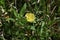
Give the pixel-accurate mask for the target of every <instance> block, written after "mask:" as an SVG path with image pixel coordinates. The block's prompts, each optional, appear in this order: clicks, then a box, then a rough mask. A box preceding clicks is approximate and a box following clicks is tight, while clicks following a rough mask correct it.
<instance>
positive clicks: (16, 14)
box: [13, 9, 18, 17]
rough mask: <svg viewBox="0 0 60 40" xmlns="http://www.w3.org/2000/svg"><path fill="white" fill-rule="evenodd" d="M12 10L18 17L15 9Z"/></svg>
mask: <svg viewBox="0 0 60 40" xmlns="http://www.w3.org/2000/svg"><path fill="white" fill-rule="evenodd" d="M13 12H14V15H15V17H18V13H17V12H16V10H15V9H13Z"/></svg>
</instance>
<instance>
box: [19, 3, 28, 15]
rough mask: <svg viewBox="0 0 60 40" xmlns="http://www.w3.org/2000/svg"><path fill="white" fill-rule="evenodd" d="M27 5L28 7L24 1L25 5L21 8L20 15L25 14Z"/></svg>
mask: <svg viewBox="0 0 60 40" xmlns="http://www.w3.org/2000/svg"><path fill="white" fill-rule="evenodd" d="M26 7H27V5H26V3H24V5H23V7H22V8H21V10H20V12H19V13H20V16H23V15H24V13H25V10H26Z"/></svg>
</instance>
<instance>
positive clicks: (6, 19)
mask: <svg viewBox="0 0 60 40" xmlns="http://www.w3.org/2000/svg"><path fill="white" fill-rule="evenodd" d="M6 20H7V21H9V20H11V21H15V20H14V19H13V18H7V19H6Z"/></svg>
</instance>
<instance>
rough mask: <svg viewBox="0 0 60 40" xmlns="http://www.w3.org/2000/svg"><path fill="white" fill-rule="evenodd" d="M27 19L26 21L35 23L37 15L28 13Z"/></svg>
mask: <svg viewBox="0 0 60 40" xmlns="http://www.w3.org/2000/svg"><path fill="white" fill-rule="evenodd" d="M25 17H26V20H27V21H28V22H34V21H35V15H34V14H33V13H26V15H25Z"/></svg>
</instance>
